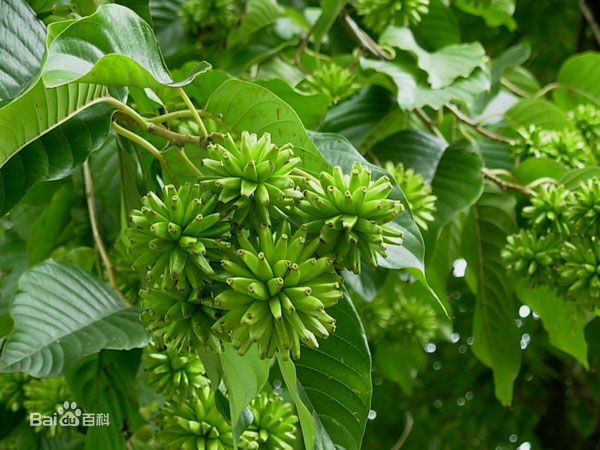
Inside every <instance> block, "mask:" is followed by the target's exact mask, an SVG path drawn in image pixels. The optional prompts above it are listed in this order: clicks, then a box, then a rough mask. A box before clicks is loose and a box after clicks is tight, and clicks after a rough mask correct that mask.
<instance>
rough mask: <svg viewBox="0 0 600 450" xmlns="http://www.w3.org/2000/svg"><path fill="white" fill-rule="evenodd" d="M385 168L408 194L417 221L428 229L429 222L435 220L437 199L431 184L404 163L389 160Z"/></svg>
mask: <svg viewBox="0 0 600 450" xmlns="http://www.w3.org/2000/svg"><path fill="white" fill-rule="evenodd" d="M385 169H386V170H387V171H388V172H389V173H390V175H392V176H393V177H394V179H395V180H396V183H398V186H400V189H401V190H402V192H403V193H404V195H405V196H406V200H407V201H408V205H409V206H410V211H411V213H412V216H413V219H414V220H415V223H416V224H417V225H418V226H419V228H421V229H422V230H427V222H433V219H434V217H433V214H435V201H436V200H437V197H436V196H435V195H431V186H428V185H426V184H425V179H424V178H423V176H422V175H421V174H419V173H416V172H415V171H414V170H413V169H406V168H405V167H404V164H402V163H398V164H396V165H394V163H393V162H391V161H388V162H387V163H386V164H385Z"/></svg>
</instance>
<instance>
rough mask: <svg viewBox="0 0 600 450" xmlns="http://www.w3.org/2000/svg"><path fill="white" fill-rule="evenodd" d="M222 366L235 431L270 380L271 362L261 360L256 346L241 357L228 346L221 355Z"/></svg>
mask: <svg viewBox="0 0 600 450" xmlns="http://www.w3.org/2000/svg"><path fill="white" fill-rule="evenodd" d="M221 364H222V366H223V380H224V381H225V385H226V386H227V392H228V394H229V409H230V413H231V425H232V426H233V428H234V430H235V428H236V424H237V422H238V420H239V419H240V416H241V415H242V413H243V412H244V410H245V409H246V407H247V406H248V405H249V404H250V402H251V401H252V400H253V399H254V398H255V397H256V396H257V395H258V394H259V393H260V391H262V389H263V387H264V386H265V383H266V382H267V380H268V379H269V368H270V367H271V361H270V360H267V359H260V358H259V356H258V350H257V347H256V346H255V345H254V346H252V347H251V348H250V350H249V351H248V353H246V354H245V355H244V356H240V355H239V354H238V352H237V351H236V350H235V349H234V348H233V347H232V346H231V345H230V344H226V345H225V350H224V351H223V352H222V353H221Z"/></svg>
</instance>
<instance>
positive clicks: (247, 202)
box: [126, 132, 404, 358]
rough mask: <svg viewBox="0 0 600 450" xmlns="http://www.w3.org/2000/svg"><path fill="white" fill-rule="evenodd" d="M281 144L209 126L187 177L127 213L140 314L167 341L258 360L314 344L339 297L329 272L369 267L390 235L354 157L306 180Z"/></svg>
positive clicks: (326, 329) (386, 183)
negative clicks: (194, 170) (347, 165)
mask: <svg viewBox="0 0 600 450" xmlns="http://www.w3.org/2000/svg"><path fill="white" fill-rule="evenodd" d="M300 163H301V160H300V158H298V157H297V156H296V155H295V154H294V149H293V147H292V146H291V145H290V144H287V145H283V146H277V145H275V144H273V143H272V141H271V137H270V135H269V134H268V133H265V134H263V135H262V136H261V137H260V138H259V137H258V136H257V135H255V134H250V133H247V132H243V133H242V134H241V136H240V137H239V139H237V138H234V137H233V136H231V135H230V134H227V135H224V136H214V139H212V140H211V141H210V143H209V145H208V146H207V148H206V157H205V158H203V159H202V160H201V167H200V168H199V169H200V170H201V171H202V176H200V177H199V179H198V180H197V183H196V184H191V183H187V184H184V185H183V186H180V187H178V188H176V187H175V186H173V185H166V186H164V188H163V189H162V191H161V193H160V195H156V194H154V193H153V192H149V193H148V194H147V195H146V196H144V197H143V199H142V207H141V208H140V209H135V210H133V211H132V212H131V225H130V227H129V228H128V230H127V233H126V235H127V238H128V239H129V240H130V247H129V253H130V255H131V258H132V261H133V263H132V266H133V267H134V268H135V269H136V270H138V271H140V272H142V273H144V274H145V276H144V287H143V289H141V290H140V296H141V298H142V301H141V306H142V308H143V311H144V312H143V315H142V318H143V319H144V320H145V321H146V322H148V326H149V329H150V330H151V331H152V332H153V334H154V336H155V340H156V341H157V342H160V343H164V345H165V346H166V347H167V349H168V351H176V352H179V353H181V352H189V353H196V352H197V350H205V351H209V350H212V351H216V352H219V351H220V349H221V343H222V342H223V341H229V342H232V343H233V345H234V347H235V348H237V349H238V351H239V353H240V354H245V353H246V352H247V351H248V349H249V347H250V346H252V345H253V344H254V343H256V347H257V348H258V351H259V354H260V356H261V357H263V358H272V357H274V356H275V354H276V353H279V354H280V355H281V356H282V357H284V358H287V357H289V355H290V354H291V355H292V356H293V357H294V358H298V357H299V356H300V349H301V343H304V344H305V345H308V346H311V347H314V348H316V347H318V338H322V339H324V338H327V337H328V336H329V335H330V334H331V333H332V332H333V331H334V329H335V320H334V319H333V318H332V317H331V316H330V315H329V314H327V312H326V311H325V310H326V309H327V308H329V307H331V306H333V305H334V304H335V303H336V302H337V301H338V300H339V299H340V298H341V297H342V296H343V294H342V291H341V287H340V283H341V277H340V276H339V275H338V274H337V272H336V270H341V269H349V270H353V271H354V272H356V273H360V270H361V261H362V260H364V261H366V262H367V263H368V264H369V265H371V266H373V267H375V266H376V265H377V262H378V257H379V256H383V257H385V256H386V245H401V244H402V232H401V231H400V230H398V229H397V228H396V227H395V226H393V225H392V224H391V223H389V222H390V221H392V220H393V219H394V218H395V217H397V216H398V214H399V213H400V212H401V211H402V210H403V208H404V207H403V205H402V203H401V202H400V201H398V200H392V199H390V198H388V196H389V194H390V193H391V191H392V183H391V182H390V180H389V179H388V178H387V177H385V176H384V177H381V178H379V179H376V180H374V179H372V176H371V171H370V170H369V169H368V167H366V166H364V165H362V164H359V163H355V164H354V165H353V166H352V169H351V172H350V174H348V175H346V174H344V173H343V172H342V170H341V168H339V167H335V168H333V170H331V171H329V172H322V173H321V174H320V175H319V178H318V179H317V178H314V177H313V176H312V175H310V174H307V173H306V172H303V171H300V170H297V167H298V165H299V164H300Z"/></svg>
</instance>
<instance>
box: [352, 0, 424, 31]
mask: <svg viewBox="0 0 600 450" xmlns="http://www.w3.org/2000/svg"><path fill="white" fill-rule="evenodd" d="M355 6H356V11H357V12H358V14H359V15H361V16H362V19H363V22H364V24H365V26H366V27H367V28H368V29H370V30H371V31H373V32H375V33H381V32H382V31H383V30H385V29H386V28H387V27H388V26H390V25H396V26H399V27H404V26H408V25H416V24H418V23H419V22H420V21H421V18H422V16H424V15H425V14H427V13H428V12H429V0H358V1H357V2H356V3H355Z"/></svg>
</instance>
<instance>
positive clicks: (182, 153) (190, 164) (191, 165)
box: [176, 147, 204, 178]
mask: <svg viewBox="0 0 600 450" xmlns="http://www.w3.org/2000/svg"><path fill="white" fill-rule="evenodd" d="M176 150H177V153H179V157H180V158H181V160H182V161H183V163H184V164H185V166H186V167H187V168H188V169H189V170H190V171H191V172H192V173H193V174H194V175H196V176H197V177H198V178H202V177H203V176H204V174H203V173H202V172H201V171H200V169H198V168H197V167H196V166H195V165H194V163H193V162H192V161H191V160H190V158H188V155H186V154H185V150H184V149H183V148H181V147H177V148H176Z"/></svg>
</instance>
